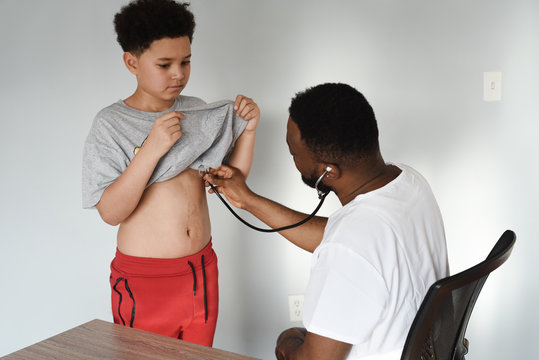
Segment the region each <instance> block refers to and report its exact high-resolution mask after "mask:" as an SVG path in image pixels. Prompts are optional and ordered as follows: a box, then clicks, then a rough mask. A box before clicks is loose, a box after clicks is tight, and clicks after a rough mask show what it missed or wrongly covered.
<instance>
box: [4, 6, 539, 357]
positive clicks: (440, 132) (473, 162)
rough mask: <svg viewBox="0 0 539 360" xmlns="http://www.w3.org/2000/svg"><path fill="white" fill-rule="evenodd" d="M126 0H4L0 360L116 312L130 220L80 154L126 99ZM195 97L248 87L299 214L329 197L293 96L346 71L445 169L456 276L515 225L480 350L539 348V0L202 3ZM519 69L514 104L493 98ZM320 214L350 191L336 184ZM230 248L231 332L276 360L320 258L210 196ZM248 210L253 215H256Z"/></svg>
mask: <svg viewBox="0 0 539 360" xmlns="http://www.w3.org/2000/svg"><path fill="white" fill-rule="evenodd" d="M126 2H127V1H120V0H114V1H110V0H107V1H105V0H101V1H81V0H79V1H74V0H51V1H37V0H25V1H17V0H0V54H1V56H0V101H1V106H0V121H1V122H0V137H1V139H2V141H1V142H0V154H1V155H0V159H1V160H0V174H1V177H0V179H1V180H0V181H1V186H0V356H1V355H4V354H7V353H10V352H12V351H15V350H18V349H20V348H22V347H25V346H28V345H30V344H32V343H34V342H37V341H40V340H43V339H45V338H47V337H49V336H52V335H54V334H56V333H59V332H61V331H64V330H66V329H68V328H71V327H73V326H76V325H79V324H81V323H83V322H86V321H88V320H91V319H93V318H100V319H104V320H111V316H110V310H109V306H110V305H109V295H110V293H109V292H110V290H109V288H108V266H109V262H110V260H111V258H112V256H113V252H114V249H115V241H114V239H115V231H116V229H115V228H112V227H110V226H108V225H105V224H104V223H103V222H102V221H101V220H100V218H99V216H98V214H97V212H95V211H88V210H82V209H81V206H80V172H81V170H80V169H81V150H82V145H83V142H84V139H85V137H86V134H87V131H88V129H89V127H90V124H91V121H92V118H93V116H94V115H95V113H96V112H97V111H98V110H99V109H101V108H102V107H104V106H106V105H108V104H110V103H112V102H114V101H116V100H118V99H120V98H125V97H127V96H129V95H130V93H131V92H132V91H133V89H134V84H135V82H134V79H133V78H132V77H131V75H130V74H129V73H128V72H127V71H126V70H125V69H124V68H123V65H122V62H121V50H120V47H119V46H118V45H117V44H116V43H115V35H114V32H113V27H112V17H113V14H114V13H115V12H116V11H118V10H119V8H120V7H121V5H123V4H125V3H126ZM192 3H193V4H192V9H193V11H194V13H195V15H196V19H197V29H196V32H195V38H194V43H193V70H192V71H193V73H192V76H191V82H190V84H189V86H188V88H187V89H186V92H185V93H186V94H188V95H197V96H200V97H202V98H204V99H206V100H207V101H214V100H218V99H222V98H233V97H234V96H235V95H236V94H237V93H238V92H241V93H245V94H247V95H249V96H251V97H253V98H254V99H256V100H257V102H258V103H259V105H260V108H261V110H262V113H263V120H262V122H261V124H260V130H259V137H258V140H257V145H256V154H255V164H254V167H253V171H252V175H251V177H250V178H249V184H250V185H251V187H252V188H253V189H254V190H256V191H259V192H261V193H262V194H265V195H267V196H269V197H271V198H273V199H275V200H277V201H281V202H283V203H285V204H287V205H290V206H293V207H295V208H297V209H299V210H304V211H310V210H311V208H313V207H314V206H315V203H316V196H315V194H314V192H313V190H311V189H309V188H307V187H305V186H304V185H303V184H302V183H301V180H300V178H299V174H298V173H297V172H296V170H295V168H294V166H293V163H292V161H291V158H290V156H289V154H288V151H287V148H286V146H285V141H284V135H285V123H286V119H287V108H288V105H289V101H290V98H291V97H292V96H293V95H294V93H295V92H297V91H299V90H303V89H304V88H305V87H307V86H311V85H316V84H318V83H321V82H327V81H341V82H347V83H350V84H351V85H353V86H355V87H357V88H358V89H359V90H361V91H363V92H364V93H365V95H366V96H367V98H368V99H369V100H370V102H371V104H372V105H373V107H374V109H375V112H376V114H377V117H378V121H379V126H380V132H381V144H382V151H383V154H384V157H385V159H386V160H387V161H395V162H405V163H408V164H410V165H412V166H414V167H416V168H417V169H418V170H420V171H421V172H422V173H423V174H424V175H425V176H426V177H427V178H428V179H429V181H430V183H431V185H432V187H433V190H434V192H435V194H436V195H437V198H438V200H439V204H440V207H441V210H442V213H443V215H444V218H445V223H446V230H447V239H448V246H449V251H450V263H451V267H452V271H453V272H455V271H459V270H462V269H464V268H466V267H467V266H470V265H472V264H474V263H476V262H478V261H479V260H481V259H482V258H483V257H485V256H486V254H487V253H488V251H489V250H490V248H491V246H492V245H493V243H494V242H495V240H496V239H497V238H498V236H499V235H500V234H501V233H502V232H503V231H504V230H505V229H507V228H510V229H513V230H514V231H515V232H516V233H517V236H518V240H517V244H516V247H515V250H514V252H513V255H512V257H511V258H510V259H509V262H508V263H507V264H506V265H504V266H503V267H502V268H501V269H500V270H499V271H498V272H497V273H494V274H493V275H492V276H491V277H490V279H489V281H488V282H487V284H486V285H485V288H484V290H483V293H482V295H481V296H480V298H479V301H478V304H477V308H476V310H475V312H474V315H473V316H472V319H471V323H470V326H469V329H468V338H469V339H470V342H471V348H470V353H469V356H468V358H469V359H470V360H473V359H506V358H533V357H534V356H535V357H536V355H537V350H536V346H535V341H536V339H537V338H538V336H539V330H537V325H536V324H537V323H538V322H539V315H538V314H539V312H537V311H536V308H535V304H536V302H537V296H538V295H539V288H538V286H537V285H536V284H537V281H536V280H535V274H536V273H537V270H538V266H537V261H536V259H535V254H537V253H538V251H539V245H538V243H537V240H538V239H539V237H538V235H539V234H538V233H539V232H538V231H537V230H536V227H535V225H534V223H535V217H536V216H537V214H538V213H539V208H538V205H537V204H538V201H539V190H538V189H537V184H538V183H539V168H538V166H537V156H538V155H539V145H538V142H537V141H536V139H535V138H536V133H537V132H538V130H539V125H538V123H537V121H538V120H539V106H538V105H537V103H538V95H539V85H538V84H539V70H538V67H537V64H539V42H538V41H537V39H538V38H539V22H538V21H537V19H538V18H539V2H537V1H536V0H513V1H501V0H495V1H493V0H476V1H464V0H458V1H440V0H409V1H399V0H385V1H375V0H361V1H344V0H341V1H331V2H330V1H316V4H315V2H314V1H306V0H303V1H285V0H280V1H265V2H261V1H252V0H233V1H230V0H229V1H218V0H206V1H200V0H193V1H192ZM492 70H495V71H501V72H503V94H502V101H501V102H494V103H486V102H483V100H482V76H483V75H482V74H483V72H484V71H492ZM328 200H329V201H328V202H327V204H326V205H324V209H323V213H324V214H329V213H330V212H331V211H333V210H334V209H336V208H337V207H338V206H339V204H338V202H337V201H336V200H335V198H334V197H332V198H331V199H328ZM209 203H210V207H211V210H210V211H211V216H212V221H213V235H214V239H215V241H214V245H215V248H216V249H217V251H218V254H219V256H220V274H221V276H220V283H221V306H220V319H219V323H218V328H217V334H216V339H215V346H216V347H220V348H224V349H227V350H231V351H236V352H240V353H246V354H249V355H252V356H256V357H260V358H264V359H270V358H272V357H273V346H274V342H275V339H276V337H277V335H278V334H279V332H280V331H281V330H282V329H284V328H286V327H290V326H297V325H299V323H290V322H289V321H288V313H287V311H288V310H287V296H288V294H298V293H302V292H303V291H304V289H305V285H306V283H307V279H308V276H309V263H310V256H309V254H306V253H304V252H302V251H301V250H299V249H297V248H295V247H294V246H292V245H289V244H288V243H286V241H284V240H283V239H281V238H279V236H277V235H267V234H258V233H255V232H253V231H251V230H248V229H246V228H245V227H243V226H242V225H240V224H238V223H237V221H236V220H235V219H234V218H233V217H232V216H231V215H229V214H228V213H227V211H226V209H225V208H224V207H223V206H222V204H220V203H219V202H218V200H217V199H215V198H213V197H210V199H209ZM247 217H248V218H250V219H252V218H251V217H249V216H247Z"/></svg>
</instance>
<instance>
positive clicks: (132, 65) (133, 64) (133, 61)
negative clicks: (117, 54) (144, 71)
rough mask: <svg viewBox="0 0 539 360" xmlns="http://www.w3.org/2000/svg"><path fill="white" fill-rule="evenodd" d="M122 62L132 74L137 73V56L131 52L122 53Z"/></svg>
mask: <svg viewBox="0 0 539 360" xmlns="http://www.w3.org/2000/svg"><path fill="white" fill-rule="evenodd" d="M124 64H125V67H126V68H127V70H129V72H130V73H131V74H133V75H137V73H138V57H136V56H135V55H134V54H133V53H131V52H125V53H124Z"/></svg>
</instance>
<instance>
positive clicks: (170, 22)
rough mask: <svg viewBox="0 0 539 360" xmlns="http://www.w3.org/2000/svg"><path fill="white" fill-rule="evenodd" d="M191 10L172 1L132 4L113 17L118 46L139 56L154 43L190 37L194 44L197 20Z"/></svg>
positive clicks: (157, 0) (137, 2) (158, 0)
mask: <svg viewBox="0 0 539 360" xmlns="http://www.w3.org/2000/svg"><path fill="white" fill-rule="evenodd" d="M188 6H189V4H180V3H177V2H175V1H173V0H136V1H132V2H130V3H129V4H127V5H126V6H124V7H122V9H121V10H120V12H119V13H117V14H116V15H115V16H114V29H115V30H116V34H117V36H118V37H117V40H118V43H119V44H120V46H121V47H122V49H123V51H124V52H131V53H133V54H135V55H137V56H138V55H140V54H142V53H143V52H144V50H146V49H148V48H149V47H150V45H151V43H152V42H153V41H155V40H160V39H163V38H177V37H182V36H187V37H189V41H190V42H192V41H193V33H194V31H195V17H194V16H193V13H191V11H189V10H188Z"/></svg>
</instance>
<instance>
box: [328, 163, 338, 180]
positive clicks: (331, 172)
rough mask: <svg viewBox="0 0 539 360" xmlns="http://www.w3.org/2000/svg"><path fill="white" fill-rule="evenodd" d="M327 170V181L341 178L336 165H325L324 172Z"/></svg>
mask: <svg viewBox="0 0 539 360" xmlns="http://www.w3.org/2000/svg"><path fill="white" fill-rule="evenodd" d="M325 170H327V173H326V176H325V177H327V178H328V179H338V178H339V177H340V176H341V169H340V167H339V165H337V164H326V165H325V168H324V171H325Z"/></svg>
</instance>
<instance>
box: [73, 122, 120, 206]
mask: <svg viewBox="0 0 539 360" xmlns="http://www.w3.org/2000/svg"><path fill="white" fill-rule="evenodd" d="M109 137H110V136H109V135H107V134H106V133H105V132H102V131H99V129H98V128H97V127H96V126H95V124H94V126H93V128H92V129H91V131H90V134H89V135H88V138H87V139H86V142H85V144H84V149H83V153H82V207H83V208H85V209H89V208H93V207H95V205H96V204H97V203H98V202H99V200H100V199H101V195H103V192H104V191H105V189H106V188H107V187H108V186H109V185H110V184H112V183H113V182H114V181H115V180H116V179H117V178H118V177H119V176H120V175H121V174H122V173H123V172H124V170H125V169H126V168H127V166H128V165H129V161H130V160H129V157H128V156H127V155H126V154H125V153H124V152H123V151H122V150H121V149H120V148H119V147H118V146H115V144H114V141H113V140H111V139H109Z"/></svg>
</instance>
